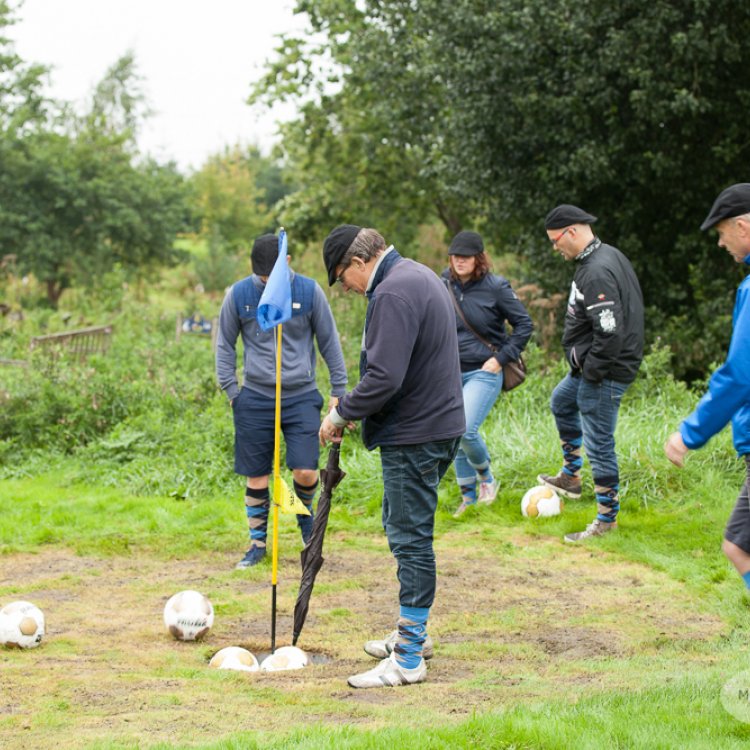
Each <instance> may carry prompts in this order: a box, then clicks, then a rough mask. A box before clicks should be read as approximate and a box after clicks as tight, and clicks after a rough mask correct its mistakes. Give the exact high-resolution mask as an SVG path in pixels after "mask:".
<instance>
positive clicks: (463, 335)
mask: <svg viewBox="0 0 750 750" xmlns="http://www.w3.org/2000/svg"><path fill="white" fill-rule="evenodd" d="M448 260H449V264H450V266H449V268H448V269H447V270H446V271H444V272H443V278H444V279H445V283H446V284H447V285H448V288H449V290H450V291H451V293H452V296H453V299H454V301H455V305H456V325H457V326H458V353H459V358H460V360H461V378H462V381H463V396H464V410H465V412H466V433H465V434H464V436H463V438H461V446H460V448H459V450H458V455H457V456H456V461H455V469H456V480H457V481H458V487H459V489H460V491H461V504H460V505H459V506H458V510H456V512H455V513H454V514H453V516H454V518H458V517H459V516H461V515H462V514H463V513H464V511H465V510H466V509H467V508H468V507H469V506H471V505H475V504H476V503H477V502H480V503H484V504H486V505H489V504H490V503H491V502H492V501H493V500H494V499H495V497H496V496H497V491H498V483H497V481H496V480H495V478H494V477H493V475H492V469H491V467H490V454H489V451H488V450H487V445H486V444H485V442H484V440H483V439H482V436H481V435H480V434H479V427H480V426H481V424H482V422H484V420H485V418H486V417H487V415H488V414H489V413H490V410H491V409H492V406H493V405H494V403H495V401H496V400H497V397H498V396H499V395H500V391H501V390H502V387H503V365H504V364H506V363H508V362H512V361H514V360H517V359H518V357H519V356H520V354H521V352H522V351H523V349H524V347H525V346H526V343H527V342H528V340H529V338H530V336H531V332H532V330H533V325H532V323H531V318H530V317H529V314H528V313H527V312H526V308H525V307H524V306H523V303H522V302H521V300H519V299H518V296H517V295H516V293H515V292H514V291H513V289H512V288H511V286H510V284H509V283H508V281H507V279H505V278H503V277H502V276H498V275H495V274H492V273H490V272H489V271H490V263H489V259H488V257H487V254H486V253H485V252H484V243H483V242H482V238H481V236H480V235H479V234H477V233H476V232H459V233H458V234H457V235H456V236H455V237H454V238H453V241H452V242H451V245H450V249H449V250H448ZM506 323H509V324H510V326H511V328H512V332H511V333H508V332H507V331H506ZM477 481H478V482H479V488H478V490H477Z"/></svg>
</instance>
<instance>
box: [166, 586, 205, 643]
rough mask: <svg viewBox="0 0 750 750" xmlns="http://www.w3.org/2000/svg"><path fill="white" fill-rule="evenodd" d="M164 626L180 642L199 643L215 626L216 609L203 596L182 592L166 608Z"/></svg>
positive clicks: (196, 593)
mask: <svg viewBox="0 0 750 750" xmlns="http://www.w3.org/2000/svg"><path fill="white" fill-rule="evenodd" d="M164 624H165V625H166V626H167V630H168V631H169V632H170V633H171V634H172V635H173V636H174V637H175V638H176V639H177V640H178V641H199V640H200V639H201V638H203V637H204V636H205V635H206V633H208V631H209V630H210V628H211V626H212V625H213V624H214V608H213V607H212V606H211V602H210V601H208V599H207V598H206V597H205V596H203V594H200V593H198V592H197V591H189V590H188V591H180V593H179V594H175V595H174V596H173V597H172V598H171V599H170V600H169V601H168V602H167V604H166V606H165V607H164Z"/></svg>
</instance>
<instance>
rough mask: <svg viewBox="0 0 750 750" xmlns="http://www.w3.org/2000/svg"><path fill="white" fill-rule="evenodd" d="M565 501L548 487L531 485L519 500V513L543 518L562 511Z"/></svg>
mask: <svg viewBox="0 0 750 750" xmlns="http://www.w3.org/2000/svg"><path fill="white" fill-rule="evenodd" d="M564 507H565V503H563V501H562V500H561V499H560V498H559V497H558V495H557V493H556V492H555V491H554V490H553V489H552V488H550V487H546V486H543V485H542V486H540V487H532V488H531V489H530V490H529V491H528V492H527V493H526V494H525V495H524V496H523V500H521V513H523V514H524V515H525V516H528V517H529V518H545V517H547V516H557V515H559V514H560V513H562V510H563V508H564Z"/></svg>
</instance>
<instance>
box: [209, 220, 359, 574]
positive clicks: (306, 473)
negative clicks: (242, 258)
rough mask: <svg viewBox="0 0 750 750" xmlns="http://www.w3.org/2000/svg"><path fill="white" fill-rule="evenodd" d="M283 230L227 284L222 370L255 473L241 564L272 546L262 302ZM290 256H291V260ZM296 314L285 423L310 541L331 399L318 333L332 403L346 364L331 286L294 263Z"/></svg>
mask: <svg viewBox="0 0 750 750" xmlns="http://www.w3.org/2000/svg"><path fill="white" fill-rule="evenodd" d="M278 247H279V242H278V238H277V237H276V235H273V234H264V235H263V236H262V237H258V239H257V240H255V243H254V244H253V250H252V254H251V261H252V267H253V274H252V275H251V276H248V277H247V278H245V279H242V281H238V282H237V283H236V284H234V285H233V286H232V287H231V288H230V290H229V291H228V292H227V295H226V297H225V298H224V303H223V304H222V306H221V313H220V316H219V334H218V337H217V340H216V377H217V379H218V381H219V386H220V387H221V389H222V390H223V391H224V392H225V393H226V394H227V399H228V400H229V403H230V405H231V407H232V413H233V416H234V470H235V472H237V474H240V475H242V476H244V477H247V487H246V489H245V512H246V515H247V522H248V526H249V533H250V549H248V551H247V552H246V554H245V556H244V558H243V559H242V560H240V561H239V562H238V563H237V565H236V567H237V568H249V567H251V566H253V565H257V564H258V563H259V562H260V561H261V560H262V559H263V558H264V557H265V554H266V528H267V525H268V509H269V504H270V497H269V492H268V475H269V474H270V473H271V467H272V462H273V446H274V429H275V421H274V416H275V409H276V330H275V329H274V330H272V331H266V332H264V331H263V330H262V329H261V328H260V326H259V325H258V320H257V316H256V312H257V309H258V302H259V301H260V297H261V295H262V294H263V290H264V289H265V286H266V281H268V276H269V275H270V273H271V270H272V269H273V266H274V263H276V259H277V258H278V252H279V251H278ZM289 260H290V256H287V263H288V262H289ZM289 281H290V283H291V287H292V317H291V319H290V320H288V321H287V322H286V323H284V325H283V327H282V343H281V346H282V364H281V366H282V370H281V372H282V379H281V430H282V432H283V433H284V442H285V444H286V463H287V467H288V468H289V469H291V471H292V476H293V479H294V491H295V493H296V495H297V496H298V497H299V499H300V500H301V501H302V502H303V503H304V504H305V505H306V506H307V508H308V509H309V510H310V513H311V515H309V516H297V523H298V524H299V527H300V531H301V532H302V540H303V541H304V542H305V543H306V542H307V540H308V539H309V537H310V534H311V533H312V518H313V517H312V504H313V499H314V497H315V493H316V490H317V487H318V456H319V450H320V448H319V446H318V428H319V427H320V410H321V407H322V406H323V398H322V397H321V395H320V393H319V391H318V387H317V384H316V380H315V362H316V355H315V343H314V342H315V341H317V343H318V348H319V349H320V353H321V354H322V355H323V359H324V360H325V362H326V365H327V366H328V372H329V376H330V383H331V396H330V400H329V404H328V408H330V407H331V406H332V405H333V404H335V403H336V402H337V401H338V396H340V395H342V394H343V393H344V391H345V390H346V367H345V366H344V355H343V352H342V351H341V344H340V343H339V336H338V332H337V331H336V323H335V322H334V320H333V314H332V313H331V308H330V307H329V305H328V300H327V299H326V296H325V294H324V293H323V290H322V289H321V288H320V286H319V285H318V284H317V283H316V282H315V281H314V280H313V279H308V278H307V277H306V276H302V275H301V274H296V273H294V272H293V271H292V270H291V269H290V270H289ZM238 338H241V339H242V348H243V357H242V375H243V377H242V387H240V384H239V383H238V382H237V339H238Z"/></svg>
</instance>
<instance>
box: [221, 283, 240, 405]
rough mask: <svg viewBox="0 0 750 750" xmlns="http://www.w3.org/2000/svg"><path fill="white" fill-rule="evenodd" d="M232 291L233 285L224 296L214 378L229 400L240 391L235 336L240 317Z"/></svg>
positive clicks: (237, 333) (238, 332)
mask: <svg viewBox="0 0 750 750" xmlns="http://www.w3.org/2000/svg"><path fill="white" fill-rule="evenodd" d="M233 293H234V287H232V288H231V289H230V290H229V291H228V292H227V294H226V297H224V302H223V304H222V306H221V312H220V313H219V331H218V335H217V337H216V379H217V380H218V381H219V387H220V388H221V390H222V391H224V392H225V393H226V394H227V398H228V399H229V400H230V401H233V400H234V399H235V398H237V396H238V395H239V392H240V387H239V385H238V384H237V338H238V337H239V335H240V318H239V316H238V315H237V309H236V308H235V305H234V294H233Z"/></svg>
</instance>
